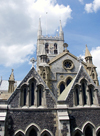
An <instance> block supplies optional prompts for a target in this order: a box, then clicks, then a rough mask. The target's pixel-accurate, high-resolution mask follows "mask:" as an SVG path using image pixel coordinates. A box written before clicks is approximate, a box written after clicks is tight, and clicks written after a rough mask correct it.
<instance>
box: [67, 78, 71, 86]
mask: <svg viewBox="0 0 100 136" xmlns="http://www.w3.org/2000/svg"><path fill="white" fill-rule="evenodd" d="M70 82H71V79H70V78H68V79H67V82H66V84H67V86H68V85H69V84H70Z"/></svg>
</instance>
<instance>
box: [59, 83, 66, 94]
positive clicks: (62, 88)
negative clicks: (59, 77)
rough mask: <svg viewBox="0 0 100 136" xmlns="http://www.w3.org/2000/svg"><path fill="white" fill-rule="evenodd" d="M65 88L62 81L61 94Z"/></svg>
mask: <svg viewBox="0 0 100 136" xmlns="http://www.w3.org/2000/svg"><path fill="white" fill-rule="evenodd" d="M64 89H65V85H64V83H61V84H60V94H61V93H62V92H63V91H64Z"/></svg>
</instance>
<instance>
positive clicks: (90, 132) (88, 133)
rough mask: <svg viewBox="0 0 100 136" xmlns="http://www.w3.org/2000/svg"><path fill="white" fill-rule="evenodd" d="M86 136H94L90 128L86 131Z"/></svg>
mask: <svg viewBox="0 0 100 136" xmlns="http://www.w3.org/2000/svg"><path fill="white" fill-rule="evenodd" d="M85 136H93V132H92V129H91V127H90V126H87V128H86V129H85Z"/></svg>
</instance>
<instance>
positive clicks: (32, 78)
mask: <svg viewBox="0 0 100 136" xmlns="http://www.w3.org/2000/svg"><path fill="white" fill-rule="evenodd" d="M27 82H28V83H31V82H35V83H37V82H38V81H37V79H36V78H35V77H30V78H29V79H28V80H27Z"/></svg>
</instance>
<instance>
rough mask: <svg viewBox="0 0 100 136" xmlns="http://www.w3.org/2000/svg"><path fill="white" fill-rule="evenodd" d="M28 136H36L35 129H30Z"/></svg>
mask: <svg viewBox="0 0 100 136" xmlns="http://www.w3.org/2000/svg"><path fill="white" fill-rule="evenodd" d="M29 136H37V132H36V130H35V129H32V130H31V131H30V132H29Z"/></svg>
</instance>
